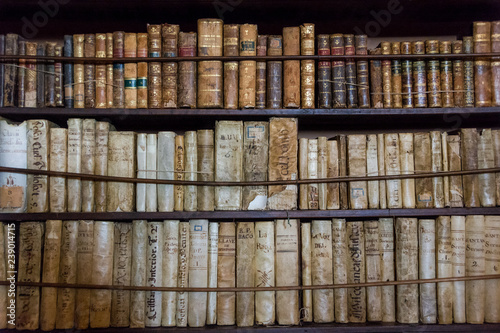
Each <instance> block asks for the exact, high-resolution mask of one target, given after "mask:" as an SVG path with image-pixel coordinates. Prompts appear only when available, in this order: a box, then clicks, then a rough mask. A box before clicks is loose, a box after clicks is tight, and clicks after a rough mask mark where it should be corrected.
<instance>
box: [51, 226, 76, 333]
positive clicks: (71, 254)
mask: <svg viewBox="0 0 500 333" xmlns="http://www.w3.org/2000/svg"><path fill="white" fill-rule="evenodd" d="M77 244H78V221H64V222H63V228H62V238H61V261H60V264H59V283H65V284H74V283H76V276H77V249H78V245H77ZM75 300H76V290H75V289H73V288H59V289H58V290H57V317H56V329H72V328H73V327H74V325H75Z"/></svg>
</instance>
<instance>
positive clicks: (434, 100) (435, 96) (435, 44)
mask: <svg viewBox="0 0 500 333" xmlns="http://www.w3.org/2000/svg"><path fill="white" fill-rule="evenodd" d="M425 53H426V54H438V53H439V41H438V40H426V41H425ZM426 69H427V89H428V90H429V107H430V108H440V107H442V105H443V104H442V98H441V72H440V66H439V60H437V59H429V60H428V61H427V67H426Z"/></svg>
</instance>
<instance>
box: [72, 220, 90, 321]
mask: <svg viewBox="0 0 500 333" xmlns="http://www.w3.org/2000/svg"><path fill="white" fill-rule="evenodd" d="M77 251H78V252H77V278H76V282H77V283H81V284H91V283H92V267H93V266H92V256H93V251H94V221H83V220H80V221H78V250H77ZM90 294H91V290H90V289H77V290H76V308H75V327H76V328H77V329H87V328H88V327H89V320H90V306H91V303H90Z"/></svg>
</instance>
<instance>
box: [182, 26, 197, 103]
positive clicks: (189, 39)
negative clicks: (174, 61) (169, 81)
mask: <svg viewBox="0 0 500 333" xmlns="http://www.w3.org/2000/svg"><path fill="white" fill-rule="evenodd" d="M179 56H180V57H194V56H196V33H195V32H180V33H179ZM178 74H179V80H178V86H177V103H178V105H179V107H181V108H195V107H196V93H197V77H198V76H197V65H196V62H194V61H180V62H179V71H178Z"/></svg>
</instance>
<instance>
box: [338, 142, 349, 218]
mask: <svg viewBox="0 0 500 333" xmlns="http://www.w3.org/2000/svg"><path fill="white" fill-rule="evenodd" d="M338 145H339V149H338V150H339V176H340V177H347V135H345V134H340V135H339V136H338ZM339 191H340V209H349V190H348V187H347V182H340V183H339Z"/></svg>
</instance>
